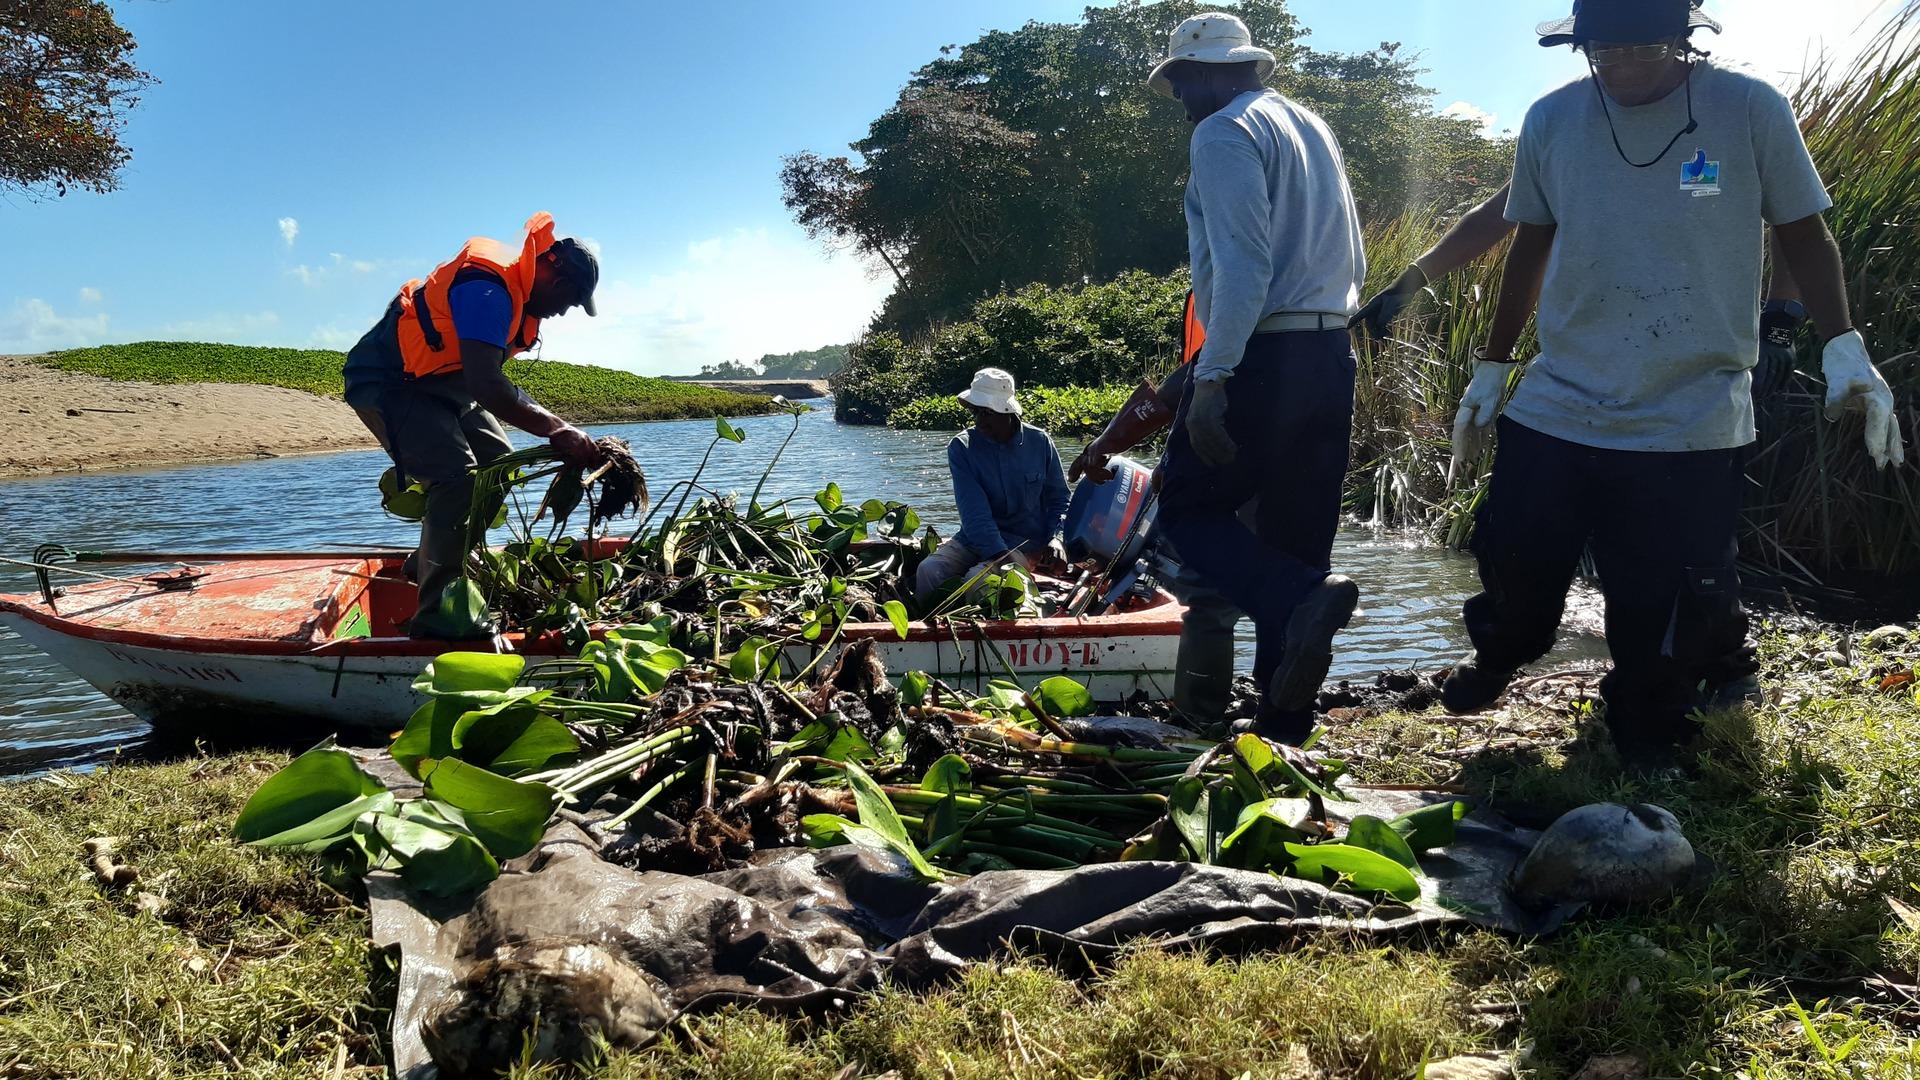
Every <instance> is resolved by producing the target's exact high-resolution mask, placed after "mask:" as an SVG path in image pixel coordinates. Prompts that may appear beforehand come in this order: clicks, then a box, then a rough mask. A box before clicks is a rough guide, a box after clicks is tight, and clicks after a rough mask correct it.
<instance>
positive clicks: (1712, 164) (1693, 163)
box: [1680, 149, 1720, 199]
mask: <svg viewBox="0 0 1920 1080" xmlns="http://www.w3.org/2000/svg"><path fill="white" fill-rule="evenodd" d="M1680 190H1681V191H1686V192H1691V193H1692V194H1693V197H1694V198H1696V199H1698V198H1703V197H1705V196H1708V195H1718V194H1720V163H1719V162H1717V161H1708V160H1707V152H1706V151H1705V150H1698V149H1697V150H1695V151H1694V152H1693V157H1691V158H1689V159H1687V160H1686V161H1683V162H1681V163H1680Z"/></svg>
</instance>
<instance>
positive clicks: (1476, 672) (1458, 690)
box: [1440, 656, 1513, 716]
mask: <svg viewBox="0 0 1920 1080" xmlns="http://www.w3.org/2000/svg"><path fill="white" fill-rule="evenodd" d="M1512 681H1513V672H1512V671H1496V670H1494V669H1491V668H1488V667H1485V666H1483V665H1481V663H1480V661H1479V658H1478V656H1469V657H1467V658H1466V659H1465V660H1462V661H1460V662H1459V663H1457V664H1455V665H1453V670H1452V671H1450V672H1448V673H1447V681H1446V682H1443V683H1441V684H1440V704H1442V705H1444V706H1446V709H1447V711H1448V712H1450V713H1452V714H1454V715H1455V716H1459V715H1461V714H1462V713H1470V712H1479V711H1480V710H1481V709H1484V708H1486V707H1487V706H1489V705H1491V704H1493V703H1494V702H1495V701H1496V700H1498V699H1499V697H1500V694H1501V693H1502V692H1503V691H1505V690H1506V688H1507V684H1508V683H1510V682H1512Z"/></svg>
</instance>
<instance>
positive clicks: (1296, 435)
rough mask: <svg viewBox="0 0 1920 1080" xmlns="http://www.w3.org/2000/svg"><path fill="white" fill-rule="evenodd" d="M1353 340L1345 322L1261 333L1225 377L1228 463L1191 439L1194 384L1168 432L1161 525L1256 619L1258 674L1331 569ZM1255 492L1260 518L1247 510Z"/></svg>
mask: <svg viewBox="0 0 1920 1080" xmlns="http://www.w3.org/2000/svg"><path fill="white" fill-rule="evenodd" d="M1353 372H1354V359H1353V347H1352V342H1351V340H1350V339H1349V338H1348V336H1347V332H1346V331H1345V330H1309V331H1298V332H1291V333H1278V334H1255V335H1253V337H1252V338H1251V339H1249V340H1248V342H1247V349H1246V353H1245V355H1244V356H1242V357H1241V360H1240V364H1239V366H1237V367H1235V368H1234V371H1233V375H1232V377H1231V378H1229V379H1228V380H1227V433H1228V434H1229V435H1230V436H1232V438H1233V442H1234V446H1235V447H1236V448H1237V452H1236V453H1235V455H1234V459H1233V460H1232V461H1231V462H1229V463H1227V464H1226V465H1224V466H1221V467H1218V468H1216V467H1214V466H1211V465H1208V464H1207V463H1205V462H1203V461H1201V460H1200V458H1199V456H1198V455H1197V454H1195V453H1194V450H1193V444H1192V443H1191V442H1190V441H1188V439H1187V426H1186V421H1187V408H1188V405H1189V404H1190V403H1191V402H1192V400H1193V388H1192V387H1191V386H1189V387H1187V391H1186V393H1185V394H1184V395H1183V396H1182V398H1181V401H1180V409H1179V412H1178V413H1177V414H1176V415H1175V416H1174V419H1173V431H1172V433H1171V434H1170V435H1169V436H1168V438H1167V456H1166V465H1165V466H1164V467H1163V470H1162V473H1163V477H1162V480H1161V484H1160V516H1159V523H1160V527H1161V528H1163V529H1165V530H1166V533H1167V537H1168V539H1170V540H1172V541H1173V545H1174V547H1176V548H1178V549H1179V552H1180V556H1181V558H1182V560H1184V562H1185V564H1186V566H1187V567H1188V568H1190V569H1192V570H1193V571H1194V572H1195V573H1196V574H1198V575H1199V577H1200V578H1201V580H1203V581H1204V582H1205V583H1206V584H1208V585H1210V586H1212V587H1213V588H1214V589H1216V590H1218V591H1219V592H1220V593H1222V594H1224V595H1225V596H1226V598H1227V599H1228V600H1229V601H1230V602H1231V603H1232V604H1233V606H1234V607H1237V608H1239V609H1240V610H1241V611H1244V612H1246V613H1247V615H1249V616H1250V617H1251V618H1252V619H1253V623H1254V634H1255V641H1256V644H1255V647H1254V661H1253V677H1254V679H1255V681H1256V682H1257V683H1258V684H1259V685H1260V686H1261V687H1262V688H1264V687H1265V686H1266V685H1267V684H1268V682H1270V681H1271V680H1272V678H1273V673H1274V671H1275V670H1276V669H1277V668H1278V667H1279V666H1280V654H1281V651H1282V648H1283V645H1284V641H1285V635H1286V630H1287V618H1288V617H1289V616H1290V615H1292V614H1293V609H1294V606H1295V605H1297V604H1298V603H1299V602H1300V600H1301V598H1302V597H1304V596H1305V595H1306V594H1307V592H1308V590H1310V589H1312V588H1313V587H1314V586H1315V585H1317V584H1319V583H1320V582H1321V581H1322V580H1323V579H1325V577H1326V576H1327V572H1328V569H1329V567H1330V566H1331V563H1332V558H1333V534H1334V530H1335V529H1336V528H1338V526H1339V522H1340V485H1341V481H1342V480H1343V479H1344V478H1345V476H1346V472H1347V443H1348V439H1349V438H1350V437H1351V434H1352V427H1353ZM1256 498H1257V499H1258V500H1259V505H1258V506H1257V507H1256V508H1255V510H1254V515H1255V519H1254V526H1253V527H1252V528H1248V527H1247V525H1246V523H1245V522H1243V521H1242V520H1241V518H1240V516H1239V511H1240V508H1241V507H1242V506H1244V505H1246V503H1247V501H1248V500H1249V499H1256Z"/></svg>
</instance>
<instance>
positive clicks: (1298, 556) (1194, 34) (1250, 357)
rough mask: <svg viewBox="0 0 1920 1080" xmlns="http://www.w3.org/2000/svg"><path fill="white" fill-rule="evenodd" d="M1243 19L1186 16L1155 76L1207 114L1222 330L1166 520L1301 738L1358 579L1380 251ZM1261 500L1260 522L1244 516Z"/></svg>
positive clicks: (1311, 122) (1202, 205) (1180, 420)
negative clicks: (1356, 349)
mask: <svg viewBox="0 0 1920 1080" xmlns="http://www.w3.org/2000/svg"><path fill="white" fill-rule="evenodd" d="M1273 66H1274V60H1273V55H1272V54H1271V53H1269V52H1267V51H1266V50H1265V49H1260V48H1256V47H1255V46H1254V45H1253V43H1252V40H1251V36H1250V35H1249V34H1248V32H1247V28H1246V24H1244V23H1242V22H1241V21H1240V20H1239V19H1237V18H1235V17H1233V16H1231V15H1227V14H1222V13H1220V12H1210V13H1207V14H1203V15H1197V16H1195V17H1193V18H1191V19H1188V20H1187V21H1185V22H1183V23H1181V24H1180V26H1179V28H1178V29H1176V30H1175V31H1174V32H1173V35H1172V38H1171V40H1170V41H1169V43H1168V49H1167V59H1166V60H1164V61H1162V62H1161V63H1160V65H1159V66H1157V67H1155V68H1154V70H1153V74H1152V75H1151V76H1149V77H1148V80H1147V81H1148V84H1149V85H1151V86H1153V87H1154V88H1155V89H1157V90H1160V91H1161V92H1162V93H1166V94H1168V95H1170V96H1172V97H1175V98H1177V99H1178V100H1179V101H1180V103H1181V104H1182V105H1183V106H1185V107H1186V112H1187V119H1188V120H1189V121H1190V122H1191V123H1192V124H1193V125H1194V129H1193V139H1192V160H1193V167H1192V173H1191V175H1190V177H1189V179H1188V181H1187V198H1186V212H1187V236H1188V241H1187V242H1188V247H1189V249H1190V255H1191V258H1192V264H1193V290H1194V301H1195V307H1196V313H1197V314H1198V316H1199V318H1200V322H1201V323H1202V324H1203V325H1204V326H1205V327H1206V335H1207V340H1206V344H1205V345H1204V346H1203V347H1202V348H1201V351H1200V355H1199V357H1198V358H1197V359H1196V360H1195V361H1194V372H1193V378H1192V381H1191V383H1190V386H1189V389H1188V391H1187V393H1186V396H1185V400H1184V401H1183V402H1182V404H1181V409H1180V414H1179V416H1178V417H1176V419H1175V421H1174V427H1173V433H1172V434H1171V435H1170V436H1169V438H1168V440H1167V456H1166V464H1165V465H1164V466H1163V468H1162V470H1161V472H1162V477H1161V481H1162V483H1161V501H1160V517H1159V521H1160V526H1161V528H1163V529H1164V530H1165V531H1166V534H1167V536H1168V537H1169V538H1170V539H1171V540H1172V541H1173V543H1174V546H1176V547H1177V548H1179V550H1180V554H1181V555H1182V556H1183V557H1184V559H1185V560H1186V563H1187V565H1188V566H1189V567H1191V568H1192V569H1194V570H1196V571H1198V572H1199V574H1200V575H1201V576H1202V577H1204V578H1205V579H1206V580H1207V581H1208V582H1209V583H1211V584H1212V585H1213V586H1214V587H1215V588H1217V589H1219V590H1220V591H1221V592H1223V593H1225V594H1226V595H1227V597H1228V598H1229V599H1230V600H1232V601H1233V603H1234V605H1235V606H1237V607H1239V608H1240V609H1241V610H1242V611H1245V612H1246V613H1247V614H1248V615H1249V616H1251V617H1252V618H1253V621H1254V626H1255V636H1256V642H1257V644H1256V648H1255V653H1254V666H1253V675H1254V679H1255V680H1256V681H1257V682H1258V683H1259V684H1260V685H1261V686H1263V687H1264V688H1265V689H1266V697H1265V700H1264V701H1263V702H1262V705H1261V710H1260V714H1259V716H1258V717H1257V718H1256V719H1255V721H1254V722H1253V723H1252V725H1250V726H1251V727H1253V729H1254V730H1257V731H1259V732H1260V733H1261V734H1263V735H1266V736H1267V737H1269V738H1275V739H1282V740H1286V741H1289V742H1296V743H1297V742H1299V741H1301V740H1303V739H1305V738H1306V736H1307V735H1308V734H1310V733H1311V732H1312V729H1313V705H1314V699H1315V697H1316V696H1317V694H1318V693H1319V690H1320V683H1321V680H1323V679H1325V678H1326V674H1327V668H1328V667H1329V665H1330V664H1331V663H1332V660H1333V635H1334V634H1335V633H1337V632H1338V631H1339V630H1340V628H1341V627H1343V626H1345V625H1346V624H1347V621H1348V620H1349V619H1350V618H1352V616H1353V610H1354V607H1355V605H1356V604H1357V603H1358V600H1359V590H1358V589H1357V588H1356V587H1355V586H1354V584H1353V582H1352V581H1350V580H1348V579H1347V578H1345V577H1343V576H1341V575H1338V574H1331V573H1329V568H1330V565H1331V561H1332V554H1333V534H1334V529H1335V526H1336V525H1337V524H1338V522H1339V516H1340V485H1341V481H1342V479H1343V478H1344V476H1345V474H1346V468H1347V443H1348V438H1349V436H1350V428H1351V426H1352V423H1353V379H1354V358H1353V349H1352V344H1351V341H1350V340H1349V338H1348V336H1347V330H1346V326H1347V319H1348V317H1349V316H1351V315H1352V314H1353V313H1354V311H1356V310H1357V309H1358V308H1359V300H1360V284H1361V281H1362V280H1363V279H1364V278H1365V276H1366V256H1365V255H1364V254H1363V252H1362V250H1361V244H1360V220H1359V213H1358V211H1357V210H1356V209H1355V207H1354V204H1353V194H1352V192H1351V191H1350V190H1349V188H1348V186H1347V177H1346V167H1345V164H1344V162H1343V161H1342V159H1341V156H1340V147H1339V145H1338V144H1337V143H1336V142H1335V140H1334V137H1333V133H1332V132H1331V131H1329V130H1327V126H1326V124H1325V122H1324V121H1322V120H1321V119H1320V118H1319V117H1318V116H1315V115H1314V114H1313V113H1312V112H1310V111H1308V110H1307V109H1305V108H1302V107H1301V106H1300V105H1298V104H1296V103H1294V102H1292V101H1289V100H1287V99H1286V98H1284V97H1282V96H1280V95H1279V94H1278V93H1276V92H1274V91H1272V90H1269V89H1267V88H1266V87H1265V86H1264V85H1263V80H1264V79H1265V78H1266V77H1267V76H1268V75H1270V74H1271V73H1272V71H1273ZM1256 497H1257V498H1258V499H1259V512H1258V515H1257V521H1256V524H1255V528H1254V529H1248V528H1247V527H1246V525H1245V524H1243V523H1242V522H1241V521H1240V519H1239V517H1238V516H1237V515H1238V511H1239V510H1240V508H1241V507H1242V506H1243V505H1245V504H1246V503H1247V501H1248V500H1249V499H1253V498H1256Z"/></svg>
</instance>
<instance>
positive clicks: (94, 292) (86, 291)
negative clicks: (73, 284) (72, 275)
mask: <svg viewBox="0 0 1920 1080" xmlns="http://www.w3.org/2000/svg"><path fill="white" fill-rule="evenodd" d="M102 299H103V298H102V297H101V295H100V290H99V289H96V288H94V287H93V286H91V285H82V286H80V302H81V303H83V304H97V303H99V302H100V301H101V300H102Z"/></svg>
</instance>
